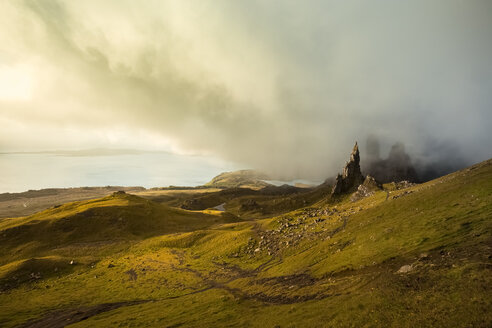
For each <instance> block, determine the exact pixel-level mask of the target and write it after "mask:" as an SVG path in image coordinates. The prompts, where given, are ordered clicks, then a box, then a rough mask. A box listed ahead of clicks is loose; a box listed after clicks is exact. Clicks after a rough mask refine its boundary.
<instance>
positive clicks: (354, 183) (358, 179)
mask: <svg viewBox="0 0 492 328" xmlns="http://www.w3.org/2000/svg"><path fill="white" fill-rule="evenodd" d="M363 182H364V176H363V175H362V173H361V171H360V155H359V146H358V145H357V142H356V143H355V146H354V148H353V149H352V153H351V154H350V160H349V161H348V162H347V163H346V164H345V167H344V168H343V173H342V174H341V175H340V174H338V176H337V179H336V182H335V186H333V189H332V191H331V194H332V195H339V194H342V193H347V192H351V191H354V190H356V189H357V187H359V185H361V184H362V183H363Z"/></svg>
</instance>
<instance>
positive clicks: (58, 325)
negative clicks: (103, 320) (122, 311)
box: [18, 300, 150, 328]
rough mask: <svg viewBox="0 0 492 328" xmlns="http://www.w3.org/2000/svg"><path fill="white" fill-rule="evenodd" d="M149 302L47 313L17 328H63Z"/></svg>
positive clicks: (96, 306)
mask: <svg viewBox="0 0 492 328" xmlns="http://www.w3.org/2000/svg"><path fill="white" fill-rule="evenodd" d="M149 301H150V300H143V301H132V302H118V303H104V304H98V305H94V306H86V307H80V308H76V309H68V310H59V311H54V312H49V313H48V314H46V315H44V316H43V317H42V318H41V319H34V320H30V321H28V322H26V323H25V324H23V325H20V326H18V328H46V327H50V328H63V327H65V326H68V325H71V324H74V323H77V322H80V321H83V320H86V319H88V318H90V317H92V316H95V315H98V314H100V313H103V312H108V311H112V310H115V309H117V308H120V307H122V306H132V305H137V304H142V303H146V302H149Z"/></svg>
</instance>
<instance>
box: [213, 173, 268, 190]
mask: <svg viewBox="0 0 492 328" xmlns="http://www.w3.org/2000/svg"><path fill="white" fill-rule="evenodd" d="M267 179H268V176H267V175H265V174H263V173H260V172H257V171H255V170H239V171H234V172H224V173H221V174H219V175H218V176H216V177H214V178H213V179H212V180H211V181H210V182H208V183H206V184H205V186H206V187H213V188H250V189H259V188H263V187H266V186H269V185H270V184H269V183H267V182H265V181H263V180H267Z"/></svg>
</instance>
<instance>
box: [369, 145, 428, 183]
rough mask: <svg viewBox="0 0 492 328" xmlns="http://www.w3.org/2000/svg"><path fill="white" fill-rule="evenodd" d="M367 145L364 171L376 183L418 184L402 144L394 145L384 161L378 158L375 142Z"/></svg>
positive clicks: (415, 172) (415, 173)
mask: <svg viewBox="0 0 492 328" xmlns="http://www.w3.org/2000/svg"><path fill="white" fill-rule="evenodd" d="M369 141H370V142H369ZM369 145H371V147H370V148H368V156H367V164H366V166H365V167H364V171H365V172H367V173H368V174H370V175H372V176H373V177H374V178H376V180H377V181H379V182H381V183H388V182H392V181H403V180H408V181H410V182H419V177H418V175H417V171H416V170H415V168H414V166H413V165H412V161H411V159H410V156H409V155H408V154H407V153H406V152H405V146H404V145H403V144H402V143H396V144H394V145H393V146H392V147H391V150H390V152H389V154H388V158H386V159H381V158H380V157H379V144H378V143H377V140H376V141H374V140H372V139H370V140H368V146H369Z"/></svg>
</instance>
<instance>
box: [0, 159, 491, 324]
mask: <svg viewBox="0 0 492 328" xmlns="http://www.w3.org/2000/svg"><path fill="white" fill-rule="evenodd" d="M300 195H303V194H299V196H296V197H301V196H300ZM305 195H309V194H308V193H306V194H305ZM270 197H272V199H270V201H272V202H273V200H275V199H274V196H270ZM278 197H279V199H282V198H285V196H278ZM317 197H318V196H317ZM233 201H234V200H231V202H233ZM296 206H297V205H296ZM226 210H228V208H227V206H226ZM84 213H85V214H84ZM86 213H89V214H88V215H87V214H86ZM120 217H122V218H124V220H125V221H124V222H125V224H124V225H123V224H122V225H121V226H119V225H118V224H119V223H118V222H120V221H118V220H119V218H120ZM67 218H68V219H67ZM241 219H242V221H237V222H226V220H231V221H233V220H234V218H233V217H232V216H230V217H229V216H227V212H226V213H222V214H220V213H219V212H210V211H208V212H207V211H203V212H191V211H183V210H179V209H172V208H170V207H167V206H164V205H161V204H157V203H154V202H151V201H148V200H145V199H141V198H139V197H136V196H130V195H113V196H110V197H106V198H102V199H99V200H95V201H88V202H79V203H72V204H66V205H63V206H61V207H59V208H56V209H50V210H48V211H45V212H41V213H39V214H36V215H33V216H30V217H25V218H17V219H9V220H7V221H2V222H0V246H1V247H2V249H7V250H8V252H6V253H4V254H3V255H2V257H1V260H2V266H1V267H0V285H2V286H3V289H2V291H1V293H0V326H2V327H15V326H18V325H21V326H22V327H63V326H65V325H68V326H69V327H178V326H182V327H206V326H212V327H217V326H239V327H246V326H247V327H490V326H491V325H492V314H491V313H492V311H491V310H492V274H491V273H492V272H491V268H492V252H491V251H492V161H490V160H489V161H487V162H483V163H481V164H478V165H475V166H473V167H470V168H468V169H465V170H463V171H460V172H456V173H454V174H451V175H448V176H445V177H442V178H440V179H437V180H433V181H430V182H427V183H425V184H421V185H415V186H410V187H408V188H403V189H400V190H397V189H395V188H392V189H391V190H382V191H378V192H376V193H374V194H373V195H372V196H369V197H366V198H363V199H360V200H358V201H355V202H352V201H350V196H349V195H347V196H345V197H342V198H340V199H330V198H329V197H327V196H325V197H321V198H319V197H318V200H317V201H316V202H312V203H310V204H309V205H302V204H301V205H299V206H298V208H297V209H295V210H293V211H291V212H287V213H283V214H280V215H279V214H274V215H272V216H271V217H269V218H264V219H257V220H248V216H247V215H245V216H241ZM65 220H67V223H63V224H62V225H61V226H60V224H61V223H59V222H65ZM126 222H127V223H126ZM33 226H34V227H36V228H35V229H33V228H32V227H33ZM66 226H68V227H70V228H66V229H64V228H65V227H66ZM16 229H17V230H16ZM45 236H47V237H45ZM70 261H74V262H73V264H70ZM55 269H56V270H55Z"/></svg>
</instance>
